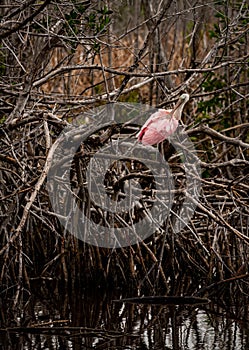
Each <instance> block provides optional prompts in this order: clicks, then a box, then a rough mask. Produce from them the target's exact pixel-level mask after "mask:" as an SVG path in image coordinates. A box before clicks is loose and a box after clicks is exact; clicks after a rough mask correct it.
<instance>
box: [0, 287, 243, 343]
mask: <svg viewBox="0 0 249 350" xmlns="http://www.w3.org/2000/svg"><path fill="white" fill-rule="evenodd" d="M112 299H117V295H115V297H113V296H110V295H109V296H107V295H102V297H101V296H100V295H93V293H92V294H91V295H89V293H88V295H82V296H81V297H80V298H79V297H75V298H64V297H63V298H62V297H59V298H58V299H57V300H56V299H54V300H50V301H48V300H46V302H45V301H43V302H42V301H41V300H39V301H38V300H36V301H32V302H31V301H30V307H32V308H33V310H35V312H34V314H33V319H31V320H30V323H29V324H28V327H26V326H25V327H22V328H21V327H20V326H19V325H18V324H17V328H12V329H9V330H8V331H2V332H1V339H0V348H1V349H4V350H5V349H6V350H7V349H8V350H13V349H18V350H20V349H23V350H24V349H25V350H26V349H27V350H28V349H32V350H33V349H35V350H36V349H37V350H38V349H39V350H42V349H44V350H45V349H51V350H52V349H53V350H57V349H68V350H69V349H75V350H76V349H77V350H81V349H112V350H114V349H115V350H118V349H120V350H129V349H142V350H147V349H150V350H151V349H152V350H164V349H165V350H166V349H167V350H169V349H174V350H177V349H184V350H186V349H187V350H188V349H191V350H192V349H195V350H201V349H203V350H204V349H208V350H211V349H212V350H216V349H217V350H218V349H229V350H233V349H234V350H235V349H236V350H238V349H248V348H249V341H248V322H246V321H242V316H241V315H242V313H241V312H240V311H243V315H245V308H247V306H244V308H243V310H242V309H237V310H236V309H230V311H229V313H230V314H228V312H225V311H224V309H221V308H219V307H217V306H216V305H213V304H210V305H205V306H198V307H196V306H183V305H181V306H172V305H171V306H159V305H155V306H153V305H139V304H138V305H137V304H124V303H114V302H112ZM63 300H64V302H63ZM59 305H63V307H58V306H59ZM48 306H49V307H48ZM30 310H31V309H30ZM246 312H247V310H246ZM30 315H31V314H30ZM232 316H233V317H232ZM243 317H244V316H243ZM18 327H19V328H18Z"/></svg>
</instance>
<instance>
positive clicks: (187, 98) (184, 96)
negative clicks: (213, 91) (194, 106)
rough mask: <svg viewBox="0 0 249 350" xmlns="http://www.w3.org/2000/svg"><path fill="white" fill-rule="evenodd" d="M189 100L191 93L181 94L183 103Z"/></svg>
mask: <svg viewBox="0 0 249 350" xmlns="http://www.w3.org/2000/svg"><path fill="white" fill-rule="evenodd" d="M188 100H189V94H182V95H181V96H180V101H181V103H183V102H184V103H187V102H188Z"/></svg>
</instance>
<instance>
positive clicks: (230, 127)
mask: <svg viewBox="0 0 249 350" xmlns="http://www.w3.org/2000/svg"><path fill="white" fill-rule="evenodd" d="M190 3H191V5H190ZM0 11H1V24H0V39H1V47H0V76H1V80H0V93H1V95H0V105H1V110H0V123H1V125H0V180H1V184H0V198H1V202H0V218H1V219H0V232H1V235H0V237H1V241H0V242H1V243H0V254H1V256H0V259H1V260H0V263H1V274H0V284H1V298H2V299H4V300H8V301H9V302H8V304H6V305H8V306H7V307H6V310H5V312H4V313H3V314H2V315H1V316H2V321H3V324H8V322H9V320H11V318H12V315H13V312H14V311H17V313H18V312H21V310H23V307H24V305H26V306H27V305H28V301H29V300H30V298H31V297H32V295H33V294H34V293H38V294H39V293H40V294H42V295H43V296H46V295H51V293H54V294H55V295H56V293H58V290H60V291H61V290H65V291H68V290H75V289H76V288H78V287H80V288H82V289H87V288H88V287H89V286H94V287H99V286H100V287H101V288H104V287H110V286H111V287H112V288H114V287H115V288H116V289H117V288H122V287H124V288H126V291H128V292H129V291H132V294H133V295H135V294H137V292H138V290H139V291H140V293H146V294H159V293H166V292H167V293H168V294H170V295H180V294H183V295H186V294H188V295H191V294H195V295H200V296H204V295H207V296H208V297H209V298H215V297H216V296H217V295H219V296H224V295H225V296H227V297H228V296H229V298H234V300H235V301H236V300H238V298H239V295H240V294H239V293H242V294H243V295H246V296H247V294H248V292H249V291H248V276H249V271H248V253H249V247H248V245H249V232H248V227H249V225H248V223H249V203H248V192H249V191H248V190H249V179H248V173H249V171H248V169H249V160H248V152H249V139H248V128H249V120H248V96H249V82H248V79H249V75H248V59H249V52H248V47H249V46H248V39H249V37H248V35H249V34H248V31H249V7H248V4H247V1H242V0H240V1H235V0H234V1H211V2H210V3H208V4H207V2H205V1H202V0H200V1H195V2H185V1H173V2H172V1H167V0H165V1H153V2H150V1H146V0H145V1H128V0H127V1H122V2H121V3H120V2H119V1H112V2H111V1H78V2H77V1H73V0H71V1H61V2H58V3H57V2H53V1H50V0H44V1H39V2H38V1H37V2H36V1H21V2H20V1H10V0H4V1H3V4H2V5H0ZM183 92H187V93H189V94H190V97H191V99H190V102H189V103H188V105H187V107H186V109H185V112H184V116H183V122H184V124H185V125H187V128H186V130H187V134H188V135H189V137H190V138H191V140H192V142H193V143H194V145H195V149H196V150H197V154H198V159H197V160H196V162H197V163H198V165H199V166H200V167H201V169H202V177H201V178H200V179H199V180H200V181H201V196H200V198H199V200H198V201H196V200H195V198H192V202H193V203H194V205H195V206H196V211H195V214H194V216H193V217H192V219H191V221H190V223H189V225H188V226H186V227H185V228H184V229H183V230H181V232H180V233H177V234H176V233H174V230H173V224H172V223H173V222H174V215H175V213H176V214H177V213H179V210H180V207H181V204H182V203H183V201H184V198H185V197H184V179H185V178H186V174H185V169H184V168H183V166H182V163H181V161H180V158H179V157H178V156H177V155H176V154H175V152H174V150H172V148H171V147H170V145H169V144H168V143H167V142H165V144H164V147H162V150H161V151H162V152H163V154H164V157H165V159H167V161H168V162H169V165H170V166H171V168H172V172H173V174H174V181H175V185H176V190H177V191H178V192H177V191H176V192H177V196H176V198H175V203H174V207H173V212H172V213H171V215H170V216H169V217H168V218H167V220H166V221H165V222H164V225H163V226H161V227H160V229H158V230H157V231H156V233H154V234H152V235H151V236H150V238H148V239H146V240H145V241H143V242H141V243H140V244H136V245H133V246H128V247H125V248H119V249H108V248H101V247H96V246H93V245H88V244H85V243H84V242H82V241H81V240H78V239H77V238H76V237H74V236H73V235H71V234H70V233H68V232H65V231H64V228H63V227H62V226H61V224H60V222H59V220H58V219H57V218H56V216H55V215H54V214H53V212H52V208H51V206H50V203H49V198H48V193H47V189H46V186H45V184H46V175H47V173H48V171H49V166H50V163H49V161H50V159H51V157H52V156H53V152H54V148H53V145H55V142H56V140H57V138H58V136H59V134H60V133H61V132H62V130H64V128H65V127H66V126H68V125H70V124H73V123H74V121H75V120H76V118H78V117H81V116H82V115H83V113H84V112H88V111H91V110H92V108H93V107H97V106H101V105H105V104H106V103H108V102H136V103H138V102H139V103H146V104H148V105H151V106H156V107H170V106H172V104H173V103H174V102H175V101H176V100H177V99H178V97H179V96H180V95H181V94H182V93H183ZM83 130H84V132H85V131H87V132H90V134H89V137H88V139H87V140H86V141H85V142H84V145H82V148H81V150H80V152H79V153H78V154H77V155H76V157H75V159H74V164H73V170H72V171H73V172H74V175H72V176H73V179H74V186H76V187H77V189H78V191H79V193H80V194H81V197H80V204H79V205H84V203H85V202H86V201H87V202H89V198H88V197H87V194H86V192H85V190H86V189H85V187H84V185H82V183H83V182H82V179H83V180H84V179H85V178H84V176H85V166H86V164H87V163H88V162H89V159H90V157H91V154H92V153H91V152H96V151H97V150H99V149H100V148H101V147H102V146H103V145H105V144H108V143H110V138H111V139H112V140H113V139H114V140H119V139H122V137H124V135H128V134H131V133H134V132H135V131H136V130H138V127H137V126H136V125H132V126H130V125H125V126H124V127H122V126H120V125H119V126H118V127H117V126H113V125H109V126H108V125H105V126H103V125H102V124H101V120H100V119H97V118H96V120H95V121H94V123H89V124H87V125H85V126H83ZM66 161H67V160H65V162H66ZM127 164H128V163H126V164H125V167H124V168H125V172H124V169H122V171H120V173H119V172H118V170H117V169H114V168H115V167H114V168H113V169H112V171H113V173H112V178H111V180H109V182H108V186H109V188H111V190H112V195H115V191H119V190H121V187H120V186H121V185H122V181H120V179H119V180H117V179H116V178H115V176H118V175H119V176H126V178H127V176H128V177H129V176H130V178H133V177H134V174H133V173H134V170H133V171H131V168H132V166H131V165H127ZM100 171H101V170H100ZM139 172H141V165H140V164H139V165H137V166H135V173H136V174H137V173H139ZM114 173H115V176H114V175H113V174H114ZM115 181H116V182H115ZM118 181H119V182H118ZM144 181H145V183H144V184H143V185H144V190H149V189H150V185H149V183H150V180H148V177H147V178H146V176H145V180H144ZM146 181H147V182H146ZM185 194H186V193H185ZM82 203H83V204H82ZM98 215H100V218H99V220H101V219H103V217H104V214H103V213H99V214H98ZM101 215H102V217H101ZM103 220H104V219H103ZM124 220H126V218H124ZM151 233H153V232H151ZM217 290H218V291H219V293H220V294H217ZM38 291H40V292H38ZM51 291H53V292H51Z"/></svg>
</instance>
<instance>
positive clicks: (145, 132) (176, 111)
mask: <svg viewBox="0 0 249 350" xmlns="http://www.w3.org/2000/svg"><path fill="white" fill-rule="evenodd" d="M188 100H189V95H188V94H183V95H181V96H180V99H179V101H178V102H177V104H176V105H175V107H174V108H173V109H168V110H166V109H159V110H158V111H157V112H155V113H153V114H152V115H151V116H150V118H149V119H148V120H147V121H146V122H145V123H144V125H143V126H142V128H141V130H140V132H139V133H138V134H137V138H138V141H139V142H141V143H142V144H143V145H155V144H158V143H160V142H162V141H163V140H165V139H166V138H167V137H169V136H170V135H172V134H174V132H175V131H176V129H177V127H178V124H179V120H180V119H181V115H182V111H183V108H184V106H185V104H186V103H187V102H188Z"/></svg>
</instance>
